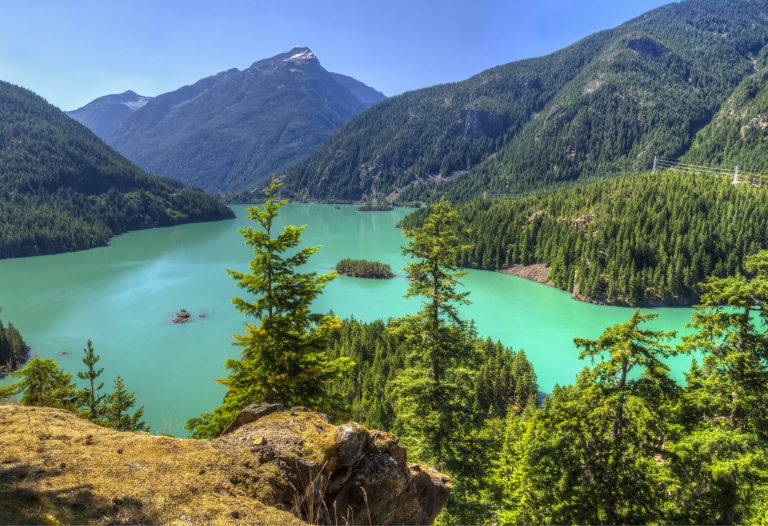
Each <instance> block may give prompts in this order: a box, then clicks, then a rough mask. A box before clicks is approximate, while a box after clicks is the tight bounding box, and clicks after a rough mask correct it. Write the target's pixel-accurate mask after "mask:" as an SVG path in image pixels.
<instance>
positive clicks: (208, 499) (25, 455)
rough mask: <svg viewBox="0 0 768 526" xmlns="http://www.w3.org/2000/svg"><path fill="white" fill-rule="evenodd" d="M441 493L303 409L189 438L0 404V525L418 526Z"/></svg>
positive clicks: (395, 458)
mask: <svg viewBox="0 0 768 526" xmlns="http://www.w3.org/2000/svg"><path fill="white" fill-rule="evenodd" d="M449 492H450V483H449V482H448V479H447V477H446V476H444V475H442V474H440V473H438V472H436V471H433V470H431V469H428V468H422V467H420V466H418V465H409V464H407V463H406V452H405V450H404V449H403V448H402V447H400V446H399V445H398V439H397V437H396V436H394V435H391V434H389V433H383V432H379V431H368V430H367V429H365V428H364V427H363V426H361V425H359V424H354V423H350V424H345V425H340V426H336V425H333V424H330V423H329V422H328V419H327V417H326V416H325V415H322V414H320V413H316V412H313V411H309V410H306V409H292V410H290V411H289V410H286V409H285V408H283V407H282V406H279V405H268V406H250V407H249V408H247V409H246V410H245V411H243V413H242V414H241V415H240V416H239V417H238V419H237V421H236V422H235V424H233V426H232V427H231V428H230V429H228V430H227V432H226V433H225V434H224V435H222V436H221V437H220V438H218V439H216V440H191V439H179V438H172V437H165V436H154V435H149V434H147V433H125V432H119V431H115V430H112V429H107V428H104V427H100V426H97V425H95V424H92V423H90V422H87V421H85V420H82V419H80V418H78V417H77V416H75V415H73V414H72V413H69V412H67V411H62V410H58V409H50V408H40V407H23V406H16V405H0V524H139V523H141V524H211V523H216V524H219V523H222V524H226V523H232V524H302V523H305V522H309V523H314V524H342V523H347V524H427V523H430V522H432V520H433V519H434V518H435V516H436V515H437V514H438V513H439V511H440V510H441V509H442V507H443V506H444V505H445V502H446V500H447V498H448V494H449Z"/></svg>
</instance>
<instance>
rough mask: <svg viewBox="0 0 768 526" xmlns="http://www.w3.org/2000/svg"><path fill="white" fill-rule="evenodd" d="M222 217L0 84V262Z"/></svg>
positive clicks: (208, 200) (211, 202) (33, 98)
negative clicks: (123, 234)
mask: <svg viewBox="0 0 768 526" xmlns="http://www.w3.org/2000/svg"><path fill="white" fill-rule="evenodd" d="M228 217H232V212H231V210H229V209H228V208H227V207H225V206H224V205H223V204H222V203H220V202H219V201H217V200H216V199H214V198H212V197H210V196H208V195H206V194H204V193H202V192H199V191H195V190H190V189H187V188H184V187H183V186H182V185H181V184H179V183H176V182H172V181H168V180H164V179H160V178H157V177H153V176H151V175H148V174H146V173H144V172H143V171H141V170H140V169H138V168H137V167H135V166H134V165H132V164H131V163H129V162H128V161H127V160H126V159H124V158H123V157H121V156H120V155H119V154H117V153H115V152H114V151H112V150H111V149H109V148H108V147H107V146H106V145H105V144H104V143H102V142H101V141H100V140H99V139H98V138H97V137H96V136H95V135H94V134H93V133H92V132H91V131H90V130H88V129H87V128H85V127H84V126H82V125H81V124H79V123H77V122H75V121H74V120H72V119H70V118H69V117H67V115H65V114H64V113H63V112H62V111H60V110H58V109H57V108H55V107H54V106H51V105H50V104H48V103H47V102H45V100H43V99H42V98H40V97H38V96H37V95H35V94H34V93H32V92H30V91H27V90H25V89H23V88H19V87H17V86H13V85H11V84H8V83H5V82H0V258H4V257H16V256H31V255H38V254H51V253H54V252H63V251H69V250H78V249H83V248H90V247H94V246H99V245H104V244H106V243H107V242H108V240H109V238H110V237H112V236H113V235H115V234H118V233H121V232H125V231H127V230H132V229H138V228H148V227H155V226H166V225H174V224H178V223H185V222H192V221H207V220H216V219H223V218H228Z"/></svg>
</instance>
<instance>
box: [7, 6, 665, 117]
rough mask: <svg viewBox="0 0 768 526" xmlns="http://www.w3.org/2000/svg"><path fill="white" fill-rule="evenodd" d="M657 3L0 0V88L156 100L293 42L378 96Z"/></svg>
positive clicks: (59, 99)
mask: <svg viewBox="0 0 768 526" xmlns="http://www.w3.org/2000/svg"><path fill="white" fill-rule="evenodd" d="M665 3H668V1H666V0H631V1H625V0H535V1H521V0H493V1H490V0H489V1H482V0H476V1H469V0H467V1H459V0H385V1H382V0H376V1H372V0H357V1H352V0H345V1H330V0H328V1H322V0H314V1H306V0H287V1H270V2H267V1H261V0H230V1H221V0H220V1H213V0H212V1H198V0H156V1H152V2H150V1H144V0H131V1H127V2H126V1H123V2H118V1H116V0H70V1H66V2H63V1H60V0H36V1H34V2H33V1H28V0H3V2H2V4H1V5H0V79H1V80H6V81H9V82H13V83H14V84H19V85H22V86H24V87H27V88H29V89H31V90H33V91H35V92H37V93H38V94H40V95H42V96H43V97H45V98H46V99H48V101H49V102H51V103H53V104H55V105H57V106H59V107H61V108H63V109H67V110H69V109H74V108H76V107H79V106H81V105H83V104H85V103H87V102H88V101H90V100H92V99H94V98H96V97H98V96H101V95H104V94H107V93H116V92H122V91H125V90H128V89H132V90H134V91H136V92H138V93H141V94H142V95H157V94H159V93H163V92H166V91H170V90H173V89H176V88H178V87H180V86H183V85H184V84H189V83H192V82H194V81H196V80H198V79H200V78H202V77H205V76H208V75H211V74H214V73H217V72H219V71H222V70H225V69H229V68H232V67H237V68H239V69H243V68H245V67H247V66H249V65H250V64H251V63H253V62H255V61H257V60H259V59H262V58H267V57H269V56H272V55H275V54H277V53H280V52H283V51H287V50H288V49H290V48H292V47H293V46H296V45H304V46H308V47H310V48H312V50H313V51H314V52H315V53H316V54H317V56H318V58H319V59H320V62H321V63H322V64H323V66H325V67H326V69H329V70H330V71H336V72H339V73H344V74H346V75H351V76H353V77H355V78H357V79H359V80H361V81H363V82H365V83H367V84H369V85H371V86H373V87H375V88H377V89H379V90H381V91H383V92H384V93H385V94H387V95H395V94H397V93H402V92H403V91H407V90H411V89H416V88H421V87H425V86H430V85H433V84H437V83H441V82H451V81H457V80H462V79H465V78H467V77H469V76H471V75H473V74H475V73H478V72H480V71H482V70H484V69H487V68H489V67H492V66H496V65H499V64H504V63H506V62H511V61H513V60H517V59H521V58H528V57H532V56H539V55H544V54H547V53H550V52H552V51H555V50H557V49H559V48H561V47H564V46H566V45H568V44H571V43H573V42H575V41H576V40H578V39H580V38H582V37H584V36H586V35H588V34H590V33H593V32H595V31H598V30H601V29H607V28H610V27H614V26H616V25H618V24H620V23H621V22H623V21H625V20H628V19H630V18H632V17H635V16H637V15H639V14H641V13H643V12H645V11H647V10H649V9H652V8H654V7H657V6H660V5H663V4H665Z"/></svg>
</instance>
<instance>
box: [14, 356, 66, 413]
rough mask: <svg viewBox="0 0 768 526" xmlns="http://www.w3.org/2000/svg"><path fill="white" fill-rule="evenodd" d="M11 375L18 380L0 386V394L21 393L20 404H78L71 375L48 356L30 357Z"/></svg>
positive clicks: (64, 407)
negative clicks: (22, 366)
mask: <svg viewBox="0 0 768 526" xmlns="http://www.w3.org/2000/svg"><path fill="white" fill-rule="evenodd" d="M11 376H12V377H15V378H19V379H20V380H19V381H18V382H16V383H13V384H11V385H8V386H6V387H3V388H0V398H10V397H12V396H17V395H21V400H20V401H21V404H22V405H34V406H46V407H58V408H61V409H69V410H75V409H76V408H77V405H78V403H77V402H78V396H77V389H76V386H75V384H74V383H72V375H71V374H68V373H65V372H63V371H62V370H61V369H60V368H59V365H58V364H57V363H56V362H55V361H53V360H52V359H50V358H45V359H43V358H33V359H31V360H30V361H29V362H28V363H27V364H26V365H25V366H24V368H23V369H19V370H18V371H14V372H13V373H11Z"/></svg>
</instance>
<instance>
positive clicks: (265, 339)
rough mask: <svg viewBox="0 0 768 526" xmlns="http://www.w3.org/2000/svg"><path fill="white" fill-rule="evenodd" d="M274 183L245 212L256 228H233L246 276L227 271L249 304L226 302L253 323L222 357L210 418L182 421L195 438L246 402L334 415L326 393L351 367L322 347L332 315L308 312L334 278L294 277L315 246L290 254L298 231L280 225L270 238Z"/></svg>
mask: <svg viewBox="0 0 768 526" xmlns="http://www.w3.org/2000/svg"><path fill="white" fill-rule="evenodd" d="M278 188H279V185H278V184H276V183H275V182H274V181H273V182H272V184H271V185H270V187H269V188H268V189H267V191H266V193H267V196H268V199H267V201H266V202H265V203H264V206H263V208H259V207H254V208H251V209H250V210H249V217H250V219H252V220H255V221H256V223H257V224H258V226H259V228H253V227H249V228H245V229H242V230H241V233H242V234H243V237H244V238H245V242H246V244H247V245H250V246H251V247H252V248H253V254H254V258H253V259H252V260H251V263H250V273H243V272H238V271H234V270H230V271H229V273H230V275H231V276H232V277H233V278H234V279H235V281H236V282H237V286H238V287H240V288H242V289H243V290H245V291H247V292H248V293H249V294H250V295H252V297H253V298H254V299H253V300H250V299H244V298H234V300H233V302H234V304H235V307H236V309H237V310H238V311H240V312H241V313H243V314H245V315H246V316H249V317H252V318H255V319H256V320H257V321H258V325H256V324H252V323H246V326H245V334H239V335H236V336H235V338H236V345H238V346H240V347H242V352H241V356H242V357H241V359H239V360H234V359H232V360H228V361H227V362H226V366H227V368H228V369H230V374H229V376H228V377H227V378H225V379H223V380H220V383H223V384H224V385H226V386H227V393H226V395H225V397H224V402H223V403H222V405H221V406H220V407H218V408H216V409H215V410H214V411H213V412H212V413H209V414H203V415H202V416H201V417H200V418H193V419H190V420H189V421H188V423H187V428H188V429H190V430H191V431H193V435H194V436H195V437H199V438H206V437H214V436H217V435H219V434H220V433H221V432H222V431H224V429H226V427H227V426H228V425H229V424H230V423H231V422H232V420H233V419H234V418H235V417H236V416H237V414H238V413H239V412H240V411H241V410H242V409H244V408H245V407H246V406H247V405H249V404H254V403H282V404H285V405H286V406H307V407H311V408H313V409H317V410H321V411H326V412H330V413H335V412H337V411H339V410H342V409H343V405H344V401H343V399H342V398H341V397H339V396H336V395H334V394H333V393H332V390H331V386H332V383H333V382H334V381H335V380H337V379H338V378H340V376H341V375H342V374H343V373H345V372H347V371H349V370H350V369H351V368H352V367H353V365H354V364H353V362H352V361H351V360H349V359H348V358H337V359H335V360H331V359H329V358H328V352H327V350H328V344H329V339H330V337H331V335H332V334H333V332H334V331H335V330H336V329H338V327H339V325H340V321H339V319H338V318H337V317H336V316H333V315H320V314H314V313H312V311H311V305H312V302H313V301H314V300H315V298H317V297H318V296H319V295H320V293H321V292H322V290H323V288H324V287H325V285H327V284H328V282H330V281H331V280H332V279H333V278H334V277H335V274H322V275H318V274H317V273H316V272H309V273H300V272H297V270H296V269H297V268H298V267H301V266H302V265H304V264H305V263H306V262H307V261H308V260H309V258H310V257H311V256H312V255H313V254H314V253H315V252H317V250H318V249H319V247H305V248H299V249H298V250H295V249H296V248H297V247H298V245H299V243H300V242H301V233H302V231H303V230H304V228H305V227H303V226H292V225H289V226H286V227H285V228H283V230H282V232H280V233H279V234H277V235H276V236H275V237H272V236H273V233H274V232H273V231H274V228H275V227H274V223H275V220H276V218H277V217H278V212H279V210H280V208H282V207H283V206H284V205H285V204H287V201H282V200H277V199H276V198H275V196H276V195H277V190H278Z"/></svg>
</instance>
